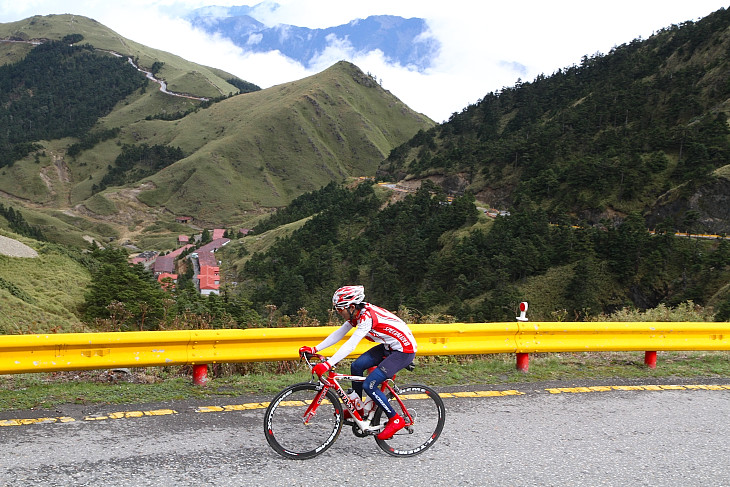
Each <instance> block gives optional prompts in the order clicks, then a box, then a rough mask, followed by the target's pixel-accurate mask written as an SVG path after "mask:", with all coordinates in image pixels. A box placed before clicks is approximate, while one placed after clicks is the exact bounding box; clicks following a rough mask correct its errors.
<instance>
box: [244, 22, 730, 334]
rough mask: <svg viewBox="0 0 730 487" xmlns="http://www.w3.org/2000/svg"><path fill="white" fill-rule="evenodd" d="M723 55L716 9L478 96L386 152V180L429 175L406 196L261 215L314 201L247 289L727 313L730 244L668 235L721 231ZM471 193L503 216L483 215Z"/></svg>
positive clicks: (319, 297)
mask: <svg viewBox="0 0 730 487" xmlns="http://www.w3.org/2000/svg"><path fill="white" fill-rule="evenodd" d="M728 53H730V12H728V11H726V10H720V11H718V12H716V13H715V14H713V15H710V16H708V17H707V18H705V19H702V20H700V21H698V22H686V23H683V24H681V25H674V26H670V27H668V28H665V29H662V30H661V31H659V32H658V33H657V34H656V35H654V36H652V37H651V38H649V39H647V40H639V39H637V40H635V41H634V42H632V43H630V44H627V45H621V46H617V47H616V48H614V49H613V50H612V51H611V52H610V53H608V54H606V55H594V56H590V57H589V56H586V57H584V59H583V61H582V62H581V64H580V65H579V66H571V67H568V68H564V69H559V70H557V71H556V72H555V73H553V74H552V75H551V76H539V77H538V78H537V79H535V80H534V81H532V82H527V81H521V82H519V83H517V85H515V86H514V87H509V88H507V87H506V88H504V89H503V90H501V91H500V92H496V93H495V92H492V93H489V94H488V95H486V96H485V97H484V98H483V99H482V100H480V101H479V102H478V103H476V104H474V105H471V106H468V107H466V108H465V109H464V110H463V111H462V112H460V113H457V114H454V115H453V116H452V117H451V119H450V120H449V121H448V122H446V123H444V124H441V125H438V126H435V127H433V128H431V129H428V130H423V131H419V133H418V134H417V135H416V136H415V137H414V138H413V139H411V140H410V141H408V142H406V143H405V144H403V145H401V146H399V147H397V148H395V149H394V150H393V151H391V153H390V155H389V157H388V158H387V159H386V160H385V161H384V162H383V163H382V164H381V166H380V169H379V171H378V176H379V178H381V179H383V180H389V181H401V182H403V181H406V182H410V183H416V182H418V181H422V182H425V183H424V185H423V186H422V189H421V190H419V191H418V192H417V193H415V194H411V195H409V196H407V197H406V198H405V200H403V201H400V202H398V203H395V204H392V205H390V206H387V207H386V208H384V209H381V207H380V206H379V205H378V204H376V203H375V202H374V201H373V200H372V198H374V194H375V193H372V189H369V188H368V187H366V186H363V185H361V186H359V187H358V189H357V190H355V191H354V192H353V193H352V194H350V195H345V194H342V195H341V196H340V198H341V200H340V201H339V202H338V203H334V204H333V203H332V202H330V201H329V200H330V199H331V198H332V197H333V195H334V193H333V192H332V191H329V192H327V193H324V192H323V193H319V194H315V193H313V194H311V195H309V196H308V197H307V198H306V199H299V200H295V201H294V203H292V205H291V207H290V210H287V211H281V212H279V213H278V214H277V216H275V217H273V218H272V219H271V220H270V221H269V222H265V225H262V227H261V228H260V230H261V231H264V230H266V229H268V228H270V226H269V225H270V224H271V223H272V222H277V223H279V224H284V223H287V222H288V221H291V219H293V218H303V217H305V216H308V215H307V214H306V212H305V211H303V210H304V209H306V208H309V209H311V213H310V214H309V215H310V216H311V217H310V219H309V220H306V223H304V224H303V226H302V227H301V228H300V229H299V230H296V231H295V232H293V233H292V235H291V237H289V238H285V239H281V240H280V241H278V242H277V243H276V244H275V245H274V246H272V247H271V248H270V249H269V250H268V251H266V252H265V253H255V254H253V255H251V256H247V257H245V259H243V261H245V264H243V263H242V264H241V265H239V266H238V268H237V272H236V273H235V280H236V281H237V282H239V289H240V293H241V294H242V295H244V296H246V297H247V298H248V299H250V300H251V301H252V302H253V303H254V304H255V306H257V307H258V308H259V309H260V310H263V307H264V306H265V305H266V304H269V303H273V304H275V305H276V306H278V307H279V310H280V311H281V312H283V313H288V314H291V313H295V312H296V311H297V310H298V309H300V308H302V307H303V308H306V309H307V310H310V311H313V312H315V313H316V314H317V316H319V317H324V316H325V315H326V308H327V305H328V297H329V294H331V292H332V291H333V290H334V289H335V288H336V287H337V286H339V285H341V284H344V283H359V284H363V285H365V287H366V290H367V292H368V299H370V300H372V301H373V302H376V303H381V304H383V305H385V306H388V307H391V308H398V307H400V306H404V307H405V308H407V309H409V310H411V312H413V313H416V314H417V315H418V314H420V315H425V316H429V315H434V314H436V315H440V316H443V315H450V316H452V317H453V319H456V320H465V321H493V320H511V319H513V318H514V316H515V314H514V313H515V312H516V311H515V310H516V305H517V303H518V302H519V301H521V300H526V301H529V302H530V303H531V308H530V309H531V311H532V312H533V318H535V319H547V320H553V319H568V320H576V319H577V320H582V319H586V318H588V317H590V316H595V315H597V314H600V313H605V312H611V311H614V310H616V309H619V308H622V307H637V308H642V309H645V308H653V307H656V306H657V305H659V304H666V305H668V306H676V305H678V304H679V303H682V302H687V301H692V302H693V303H695V304H696V305H701V306H708V307H711V308H712V309H714V310H715V312H717V318H718V319H722V320H726V319H728V317H730V268H729V266H730V241H728V240H727V239H716V240H711V239H710V240H700V239H688V238H686V237H679V236H675V235H674V234H675V232H677V231H684V232H686V231H690V232H693V233H703V232H704V233H717V234H725V233H727V232H728V230H730V213H729V212H730V199H729V196H730V193H729V188H730V184H729V183H730V180H729V179H728V164H729V163H730V157H729V156H730V140H729V138H728V133H729V130H728V123H727V111H728V109H730V105H729V104H728V103H729V101H728V100H729V99H730V83H729V82H728V80H729V79H730V64H728V59H730V58H729V57H728ZM431 181H433V182H435V183H438V185H439V187H437V186H436V185H435V184H434V183H432V182H431ZM426 183H427V184H426ZM447 195H455V196H457V197H456V198H455V199H454V200H453V203H451V204H449V203H448V201H447V199H446V196H447ZM460 195H463V196H460ZM318 199H319V201H321V202H326V204H321V205H318V204H316V201H317V200H318ZM475 199H476V200H477V201H480V202H483V203H482V204H485V205H490V206H494V207H497V208H502V209H505V210H509V213H510V214H509V216H504V217H498V218H496V219H495V220H494V221H491V220H489V219H487V218H486V217H485V216H484V215H478V214H476V212H475V210H474V205H473V202H474V200H475ZM649 230H653V231H654V232H653V233H650V232H649ZM245 244H246V243H245V242H243V243H242V245H245ZM230 250H231V251H233V250H234V248H232V249H230ZM241 283H242V284H243V285H242V286H241V285H240V284H241Z"/></svg>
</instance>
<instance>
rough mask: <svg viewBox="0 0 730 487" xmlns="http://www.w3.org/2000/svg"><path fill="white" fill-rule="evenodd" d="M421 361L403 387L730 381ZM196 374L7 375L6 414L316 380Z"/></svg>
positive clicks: (581, 362)
mask: <svg viewBox="0 0 730 487" xmlns="http://www.w3.org/2000/svg"><path fill="white" fill-rule="evenodd" d="M416 361H417V367H416V370H415V371H414V372H403V373H401V374H400V380H399V382H401V383H408V382H421V383H425V384H429V385H431V386H434V387H435V388H436V389H438V388H439V387H450V386H476V385H479V386H486V387H489V386H504V385H505V384H513V383H526V382H527V383H529V382H542V381H571V382H573V383H574V382H580V381H588V380H605V381H606V382H610V381H612V380H619V379H620V380H626V379H637V380H641V379H643V380H649V379H655V380H656V381H657V382H658V383H671V382H672V380H678V379H680V378H681V379H690V380H691V379H692V378H703V379H708V378H710V379H711V378H715V377H717V378H723V379H726V378H730V352H659V354H658V361H657V368H656V369H649V368H647V367H646V366H645V365H644V354H643V353H641V352H594V353H552V354H534V355H531V356H530V368H529V372H527V373H523V372H519V371H517V370H516V368H515V357H514V355H512V354H504V355H489V356H471V357H419V358H417V359H416ZM340 370H347V369H346V368H343V367H341V368H340ZM191 376H192V373H191V370H190V368H186V367H174V368H173V367H169V368H165V367H151V368H145V369H131V370H128V371H126V370H125V371H108V370H105V371H80V372H63V373H54V374H18V375H4V376H0V411H12V410H26V409H35V408H38V409H47V408H53V407H55V406H59V405H62V404H125V403H150V402H159V401H169V400H174V399H196V398H199V399H203V398H214V397H226V396H230V397H235V396H253V397H268V396H273V394H275V393H276V392H278V391H279V390H280V389H282V388H284V387H285V386H287V385H289V384H292V383H295V382H301V381H306V380H309V372H308V370H307V369H306V368H305V367H300V366H299V365H298V363H297V362H285V363H280V364H218V365H216V366H213V367H211V368H210V371H209V377H210V381H209V382H208V384H207V385H206V386H205V387H201V386H195V385H193V384H192V379H191Z"/></svg>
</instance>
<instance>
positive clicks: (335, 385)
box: [302, 358, 413, 434]
mask: <svg viewBox="0 0 730 487" xmlns="http://www.w3.org/2000/svg"><path fill="white" fill-rule="evenodd" d="M305 360H306V362H307V365H309V366H310V367H312V364H311V363H310V362H309V360H308V359H306V358H305ZM371 370H372V369H371ZM365 379H366V378H365V377H363V376H359V375H349V374H338V373H336V372H335V371H333V370H330V372H329V375H328V376H327V377H326V378H324V377H322V378H321V379H320V380H319V383H320V384H321V386H322V388H321V389H320V390H319V392H318V393H317V395H316V396H315V397H314V399H313V400H312V402H311V404H310V405H309V407H308V408H307V410H306V411H305V413H304V416H302V421H303V422H304V424H307V423H308V422H309V420H311V419H312V417H314V415H315V413H316V412H317V408H318V407H319V405H320V404H321V403H322V401H323V400H324V397H325V395H326V394H327V391H328V390H329V389H334V390H335V392H336V393H337V395H338V396H339V398H340V400H341V401H342V403H343V404H344V405H345V407H346V408H347V409H348V411H350V415H351V416H352V419H353V421H354V422H355V424H357V426H358V428H360V430H361V431H362V432H363V433H370V434H375V433H379V432H380V431H382V429H383V428H384V427H385V425H384V424H379V425H375V426H373V425H371V424H370V422H371V420H372V417H373V414H374V413H375V410H376V408H373V409H372V410H371V411H370V412H369V414H368V416H367V417H366V418H363V417H362V416H361V415H360V412H359V411H358V410H357V407H355V404H354V403H353V401H352V399H350V396H348V395H347V392H346V391H345V389H344V388H343V387H342V385H341V384H340V381H343V380H348V381H353V382H364V381H365ZM394 379H395V375H394V376H393V377H392V378H390V379H387V380H385V381H383V383H382V384H381V385H380V390H381V391H383V392H390V393H391V394H392V395H393V398H394V399H395V400H396V401H397V402H398V405H399V406H400V408H401V410H402V411H403V413H405V414H404V416H403V421H404V422H405V428H406V429H408V428H410V427H411V426H412V425H413V418H412V417H411V414H410V413H409V412H408V409H407V408H406V406H405V405H404V404H403V400H402V399H401V398H400V396H399V395H398V391H397V389H398V386H396V385H395V382H394Z"/></svg>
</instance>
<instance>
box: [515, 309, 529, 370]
mask: <svg viewBox="0 0 730 487" xmlns="http://www.w3.org/2000/svg"><path fill="white" fill-rule="evenodd" d="M516 319H517V321H527V302H526V301H523V302H521V303H520V316H518V317H517V318H516ZM529 368H530V354H529V353H518V354H517V370H519V371H520V372H527V370H528V369H529Z"/></svg>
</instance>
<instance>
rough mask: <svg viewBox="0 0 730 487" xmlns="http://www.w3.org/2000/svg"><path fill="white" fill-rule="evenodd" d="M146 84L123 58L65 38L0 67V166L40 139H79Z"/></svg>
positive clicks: (29, 149) (35, 145)
mask: <svg viewBox="0 0 730 487" xmlns="http://www.w3.org/2000/svg"><path fill="white" fill-rule="evenodd" d="M146 83H147V80H146V79H145V76H144V75H143V74H142V73H140V72H139V71H137V70H136V69H135V68H134V67H133V66H131V65H130V64H129V63H128V62H127V60H126V59H124V58H120V57H114V56H112V55H110V54H107V53H100V52H95V51H94V49H93V48H92V47H91V46H88V45H87V46H78V47H77V46H72V45H69V43H68V40H66V42H61V41H58V42H55V41H51V42H46V43H44V44H41V45H39V46H37V47H36V48H35V49H33V50H31V51H30V52H29V53H28V55H27V56H25V58H23V59H22V60H21V61H19V62H17V63H14V64H9V65H4V66H0V126H1V127H3V130H1V131H0V167H3V166H7V165H9V164H13V163H14V162H15V161H17V160H19V159H22V158H23V157H25V156H26V155H27V154H28V153H30V152H31V151H34V150H37V149H39V148H41V146H39V145H37V144H34V142H37V141H39V140H51V139H60V138H63V137H81V136H82V135H84V134H85V133H86V132H87V131H88V130H90V129H91V127H93V126H94V124H95V123H96V122H97V120H98V119H99V118H101V117H103V116H104V115H107V114H108V113H109V112H110V111H111V110H112V108H114V106H115V105H116V104H117V103H119V102H120V101H121V100H123V99H124V98H125V97H127V96H128V95H130V94H131V93H132V92H133V91H135V90H138V89H139V88H141V87H142V86H143V85H145V84H146Z"/></svg>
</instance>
